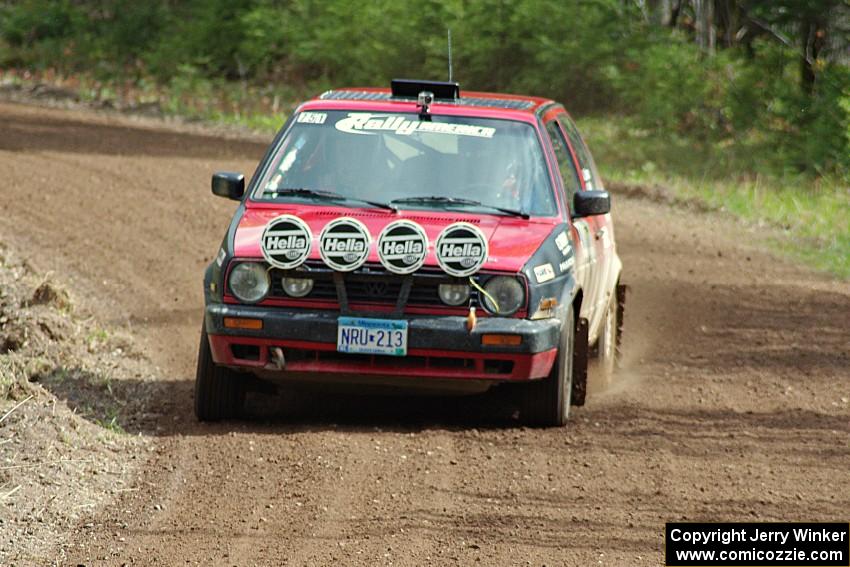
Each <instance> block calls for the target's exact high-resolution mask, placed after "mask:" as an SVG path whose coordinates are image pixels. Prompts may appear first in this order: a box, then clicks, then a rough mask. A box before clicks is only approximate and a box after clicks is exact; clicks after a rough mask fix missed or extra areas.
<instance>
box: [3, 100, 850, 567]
mask: <svg viewBox="0 0 850 567" xmlns="http://www.w3.org/2000/svg"><path fill="white" fill-rule="evenodd" d="M264 146H265V142H257V141H252V140H247V141H240V140H238V139H233V138H231V139H223V138H221V137H215V136H212V135H204V134H202V133H197V132H196V133H191V132H188V133H187V132H177V131H174V130H166V129H161V130H158V129H155V128H152V127H139V126H136V125H134V124H132V123H130V122H128V121H126V120H121V119H119V118H103V117H95V118H91V117H89V116H88V115H86V114H84V113H70V114H69V113H67V112H63V111H59V110H46V109H40V108H38V109H37V108H32V107H26V106H20V105H11V104H0V177H2V179H4V181H5V187H4V189H3V190H2V191H0V240H5V241H6V242H8V243H9V244H10V246H11V247H13V248H14V249H16V250H19V251H20V252H21V254H23V255H25V257H26V258H27V259H28V261H29V262H31V263H32V264H33V265H34V266H36V267H37V268H38V269H39V270H43V271H47V270H50V271H52V272H53V273H55V274H60V275H61V277H62V280H63V281H65V282H67V285H68V286H69V288H70V289H73V290H75V292H76V294H77V295H78V296H79V297H80V303H81V308H84V309H87V310H90V311H91V313H93V314H94V315H95V317H96V319H97V321H99V324H102V325H104V326H106V327H108V328H109V329H116V332H121V333H125V334H127V335H129V336H131V337H132V340H133V348H134V349H136V350H138V351H139V352H143V353H146V355H147V356H149V357H150V359H151V361H152V364H154V365H156V367H157V368H159V369H160V370H158V371H157V373H156V380H155V382H156V388H152V389H150V391H149V392H148V390H145V391H146V392H148V394H149V397H148V399H147V402H146V403H145V404H144V407H143V408H141V409H139V410H138V411H139V412H143V413H144V412H147V413H149V414H152V415H148V416H147V418H139V417H138V416H137V419H139V420H140V425H138V426H136V428H135V431H138V432H139V433H141V434H142V436H143V437H144V438H145V439H148V440H149V442H150V443H151V449H152V450H151V451H147V452H146V454H147V455H148V457H147V459H146V461H145V463H144V465H143V466H142V468H141V470H140V472H139V474H138V476H136V480H135V484H134V485H133V486H134V487H136V488H138V490H134V491H128V492H124V493H121V494H118V495H117V500H116V502H115V503H114V504H113V505H111V506H108V507H98V508H97V509H96V510H95V511H94V513H93V515H92V517H91V518H88V519H86V520H83V521H81V522H80V523H79V524H77V526H76V527H75V529H73V530H72V531H70V532H69V533H64V534H63V538H64V540H65V541H66V542H67V544H68V545H69V552H68V553H69V554H70V558H71V559H73V563H74V564H76V563H80V564H84V565H121V564H122V563H126V564H129V565H176V564H180V565H184V564H185V565H332V564H333V565H336V564H340V565H364V566H366V565H369V566H371V565H423V564H433V565H454V564H458V565H471V564H475V563H480V564H482V565H538V566H539V565H550V566H551V565H596V564H599V565H643V564H646V565H659V564H661V563H662V562H663V560H662V554H661V549H662V542H663V529H664V522H666V521H673V520H693V521H700V520H740V521H747V520H765V521H785V520H813V521H814V520H834V521H838V520H841V519H846V514H847V510H848V509H850V474H848V472H847V469H848V465H850V445H848V438H850V436H848V433H850V419H848V417H850V353H848V345H850V335H848V321H850V285H849V284H848V283H847V282H838V281H834V280H832V279H830V278H829V277H827V276H823V275H820V274H816V273H813V272H810V271H807V270H805V269H802V268H799V267H796V266H794V265H791V264H789V263H786V262H784V261H782V260H780V259H777V258H775V257H773V256H772V255H770V254H768V253H767V252H765V251H764V246H763V244H762V242H763V240H764V235H763V234H762V233H761V232H755V231H753V230H752V229H749V228H747V227H746V226H743V225H740V224H737V223H735V222H733V221H731V220H729V219H727V218H725V217H722V216H719V215H716V214H706V213H703V212H700V211H695V210H689V209H686V208H682V207H671V206H670V205H668V204H664V203H655V202H652V201H651V200H647V199H639V198H625V197H624V196H622V195H617V194H615V196H614V207H615V212H614V215H615V223H616V229H617V241H618V244H619V247H620V253H621V256H622V258H623V262H624V264H625V280H626V281H627V283H629V284H630V285H631V286H632V290H631V293H630V296H629V300H628V306H627V312H626V328H625V336H626V356H625V359H626V360H625V367H624V369H623V370H622V371H621V372H620V374H619V375H618V376H617V377H616V378H615V381H614V384H613V386H612V387H610V388H609V389H607V390H604V391H601V390H600V389H599V388H598V387H595V388H593V389H592V392H591V396H590V398H589V400H588V404H587V406H585V407H584V408H579V409H576V410H575V412H574V419H573V421H572V423H571V424H570V426H569V427H567V428H565V429H552V430H535V429H527V428H523V427H520V426H518V425H517V424H516V422H515V421H514V420H513V418H512V414H511V410H510V406H511V404H510V395H511V393H510V392H494V393H492V394H488V395H484V396H479V397H474V398H457V399H436V400H435V399H427V398H380V397H342V396H333V395H294V394H293V395H287V396H285V397H284V398H281V399H273V400H270V401H265V402H264V401H262V400H250V402H251V403H250V406H251V409H252V413H253V417H252V419H249V420H246V421H243V422H235V423H226V424H218V425H200V424H198V423H196V422H195V420H194V418H193V417H192V411H191V408H192V379H193V371H194V364H195V356H196V348H197V340H198V327H199V323H200V319H201V310H202V294H201V277H202V273H203V268H204V265H205V264H206V263H207V262H208V261H209V260H210V259H211V258H212V255H213V254H215V252H216V251H217V248H218V244H219V242H220V241H221V238H222V235H223V232H224V230H225V228H226V224H227V222H228V220H229V218H230V215H231V214H232V212H233V210H234V208H235V205H234V204H233V203H231V202H227V201H224V200H222V199H216V198H213V197H212V196H210V194H209V189H208V179H209V175H210V174H211V173H212V172H213V171H215V170H234V171H243V172H245V173H246V174H250V173H251V172H252V171H253V169H254V167H255V166H256V163H257V161H258V160H259V158H260V157H261V155H262V153H263V151H264ZM127 391H132V390H131V389H128V390H127Z"/></svg>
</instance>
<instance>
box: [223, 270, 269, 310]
mask: <svg viewBox="0 0 850 567" xmlns="http://www.w3.org/2000/svg"><path fill="white" fill-rule="evenodd" d="M228 283H229V284H230V291H232V292H233V295H235V296H236V298H237V299H238V300H239V301H242V302H244V303H257V302H258V301H261V300H262V299H263V298H264V297H266V294H267V293H268V292H269V287H270V283H271V282H270V281H269V274H268V272H267V271H266V267H265V265H263V264H261V263H259V262H242V263H240V264H236V265H235V266H233V269H232V270H230V277H229V278H228Z"/></svg>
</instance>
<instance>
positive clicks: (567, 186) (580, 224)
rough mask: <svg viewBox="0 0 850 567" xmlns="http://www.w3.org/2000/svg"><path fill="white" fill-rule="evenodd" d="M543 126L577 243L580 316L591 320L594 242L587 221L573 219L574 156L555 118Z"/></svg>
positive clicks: (576, 175) (578, 188)
mask: <svg viewBox="0 0 850 567" xmlns="http://www.w3.org/2000/svg"><path fill="white" fill-rule="evenodd" d="M544 125H545V127H546V133H547V134H548V136H549V141H550V142H551V145H552V149H553V151H554V154H555V158H556V160H557V162H558V172H559V174H560V178H561V182H562V190H563V193H562V195H561V196H562V198H563V199H564V203H566V206H567V208H568V213H569V215H570V231H571V234H572V241H573V242H575V243H578V245H577V246H575V262H576V264H575V271H576V280H577V281H578V283H579V285H580V286H581V289H582V290H583V293H584V298H585V299H584V300H583V301H582V307H581V313H580V316H581V317H585V318H587V319H588V320H590V319H591V317H592V315H593V309H594V305H595V301H587V299H592V298H593V297H595V294H596V293H597V292H596V289H595V287H596V285H597V284H596V281H595V279H594V278H593V270H592V265H593V263H594V262H595V261H596V260H595V255H596V247H595V245H594V242H593V237H592V234H591V229H590V226H589V224H588V223H587V222H586V219H574V218H573V213H574V210H573V206H574V201H573V198H574V197H575V194H576V192H578V191H581V190H582V183H581V179H580V177H579V172H578V168H577V161H576V158H575V155H574V154H573V152H572V151H571V149H570V145H569V143H568V142H567V139H566V137H565V136H564V133H563V131H562V130H561V127H560V126H559V125H558V120H557V116H556V117H555V118H552V119H550V120H548V121H547V122H545V123H544Z"/></svg>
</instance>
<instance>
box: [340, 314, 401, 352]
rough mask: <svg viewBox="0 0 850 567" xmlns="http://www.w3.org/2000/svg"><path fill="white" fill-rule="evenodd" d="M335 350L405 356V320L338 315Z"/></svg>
mask: <svg viewBox="0 0 850 567" xmlns="http://www.w3.org/2000/svg"><path fill="white" fill-rule="evenodd" d="M336 350H338V351H339V352H352V353H361V354H388V355H391V356H405V355H407V321H397V320H395V319H364V318H359V317H340V318H339V326H338V327H337V335H336Z"/></svg>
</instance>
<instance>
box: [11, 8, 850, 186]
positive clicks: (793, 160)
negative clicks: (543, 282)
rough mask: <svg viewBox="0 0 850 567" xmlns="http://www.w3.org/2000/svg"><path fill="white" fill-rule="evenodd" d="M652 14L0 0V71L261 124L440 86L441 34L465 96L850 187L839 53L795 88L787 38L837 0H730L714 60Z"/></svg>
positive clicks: (847, 81) (844, 70) (796, 68)
mask: <svg viewBox="0 0 850 567" xmlns="http://www.w3.org/2000/svg"><path fill="white" fill-rule="evenodd" d="M656 4H658V3H657V2H656V3H649V2H645V3H642V2H623V1H622V0H593V1H588V2H563V1H562V0H476V1H471V0H419V1H417V2H412V1H409V0H406V1H399V0H368V1H363V0H335V1H333V2H326V1H322V0H287V1H285V2H284V1H283V0H146V1H144V2H140V1H138V0H18V1H15V2H11V1H9V0H6V1H5V2H4V1H3V0H0V67H4V68H9V67H23V68H27V69H36V70H37V69H55V70H58V71H59V72H60V73H63V74H65V75H68V74H74V73H82V74H84V75H87V76H89V77H93V78H94V80H95V81H98V82H100V83H101V84H100V85H99V86H98V88H97V90H96V92H95V94H96V96H103V93H104V91H103V86H102V83H104V82H113V83H116V84H118V83H120V82H121V81H132V82H134V83H135V84H136V85H140V84H143V83H144V84H147V82H150V81H153V82H155V83H157V84H158V85H161V86H165V87H167V88H168V89H170V91H171V92H172V94H173V95H174V96H173V97H172V98H171V99H169V101H168V103H167V105H166V106H167V110H169V111H172V112H178V113H185V114H189V115H207V114H208V113H207V112H206V111H205V110H204V108H208V107H209V106H210V105H209V104H208V102H209V101H210V100H212V99H222V104H224V105H225V106H228V107H229V110H228V111H227V112H222V114H221V117H222V118H224V117H227V116H237V117H239V116H256V115H260V114H261V113H262V112H263V108H264V107H263V104H266V103H263V101H268V102H269V103H268V104H266V106H265V108H268V106H272V107H273V108H274V112H275V113H277V111H278V107H279V102H280V99H281V97H289V98H301V97H303V96H305V95H308V94H312V93H315V92H317V91H321V90H323V89H325V88H327V87H329V86H333V85H386V84H387V83H388V81H389V79H390V78H392V77H394V76H414V77H422V78H430V79H443V78H445V77H446V74H447V65H446V37H445V32H446V29H447V28H451V30H452V36H453V40H454V68H455V76H456V78H457V79H459V80H460V81H461V83H462V85H463V87H464V89H466V90H495V91H514V92H527V93H532V94H537V95H540V96H547V97H552V98H555V99H557V100H560V101H563V102H564V103H565V104H566V106H567V108H569V109H570V110H571V111H573V112H575V113H578V114H588V113H596V114H599V113H617V114H626V115H629V116H630V117H631V118H630V123H632V124H633V125H634V126H635V127H636V128H638V129H640V130H641V131H645V132H646V133H647V134H648V135H650V136H652V137H654V138H657V139H659V140H660V141H661V142H662V143H665V144H672V145H673V146H675V145H679V144H680V143H681V144H691V145H692V146H694V147H696V148H704V149H706V148H707V149H709V150H712V149H717V148H723V149H724V150H725V151H726V152H727V153H729V154H735V155H741V156H745V159H737V158H736V157H735V155H733V156H731V157H719V158H717V159H720V160H722V161H723V162H724V163H726V164H727V165H728V164H732V163H736V162H737V164H738V165H740V166H741V167H743V168H745V170H746V171H751V172H758V173H770V174H772V175H777V176H779V177H782V176H785V175H796V174H798V173H801V172H802V173H805V174H807V175H809V176H812V177H817V176H823V175H827V176H845V178H850V133H849V132H848V122H850V108H848V106H850V69H848V66H847V63H846V58H845V59H844V62H843V63H841V62H840V61H839V59H840V58H839V59H830V58H826V57H823V58H817V57H816V58H815V59H814V60H812V61H811V62H810V63H809V64H807V65H802V67H806V68H807V69H808V70H809V71H810V73H809V75H806V76H808V79H801V76H800V73H801V63H802V60H801V57H802V55H801V52H800V45H801V44H802V42H803V41H812V42H821V43H823V42H822V41H821V40H820V39H818V38H819V37H821V36H818V35H816V34H815V35H811V34H812V33H814V32H811V31H810V32H806V33H807V34H809V35H806V37H802V36H800V37H797V38H796V39H795V36H794V34H797V35H800V34H802V33H803V32H802V31H800V30H802V29H803V28H805V26H804V25H803V24H806V25H808V26H809V28H811V29H812V30H815V31H817V30H821V29H822V28H823V29H826V28H825V26H827V25H829V26H832V27H831V28H829V29H830V30H832V31H831V32H830V33H833V35H834V36H835V37H841V36H840V34H842V33H844V34H846V33H847V30H842V29H840V27H839V26H838V23H836V22H839V23H840V21H844V20H842V19H841V18H836V17H833V16H830V14H833V12H834V11H835V10H838V9H839V8H840V5H841V0H777V1H776V2H773V1H768V0H748V1H746V2H744V1H731V2H727V4H726V5H727V7H731V8H729V10H731V11H730V12H729V13H730V14H731V13H733V12H734V14H735V18H732V19H729V20H728V22H732V21H733V20H735V21H743V18H744V14H745V12H746V13H748V14H749V15H750V16H752V17H753V18H755V19H754V20H752V21H750V22H749V24H748V25H747V26H739V27H738V28H734V29H730V30H725V31H731V32H734V33H732V35H729V34H727V35H726V37H727V38H728V37H733V36H735V34H736V33H737V32H743V33H742V35H740V41H738V40H734V41H732V40H728V39H727V40H726V41H727V43H728V45H726V48H725V49H720V50H717V51H716V53H708V52H706V51H705V50H704V49H701V48H700V47H698V46H697V44H696V43H695V41H694V19H693V18H694V17H695V16H694V12H693V10H691V6H690V2H687V1H684V4H683V6H684V11H683V15H681V16H680V19H679V20H680V21H679V23H678V24H677V25H676V26H674V27H672V28H671V27H669V26H666V25H659V24H658V23H657V22H656V21H655V20H654V19H653V17H650V15H648V14H647V13H644V11H643V10H647V9H648V8H647V6H651V5H656ZM830 18H831V20H830ZM845 19H846V18H845ZM756 20H757V22H756ZM830 21H831V23H830ZM651 22H652V23H651ZM728 22H727V24H722V25H730V26H731V24H730V23H728ZM754 22H755V23H754ZM718 25H721V24H718ZM845 27H846V26H845ZM789 34H790V35H789ZM789 38H790V39H789ZM818 45H820V43H818ZM842 45H844V46H845V49H846V45H847V44H846V42H845V43H844V44H842ZM821 47H822V46H821ZM812 76H814V80H813V82H812V81H810V80H809V79H811V77H812ZM145 88H147V87H145ZM257 92H260V93H261V96H260V99H259V100H256V96H255V95H256V93H257ZM222 93H224V94H222ZM252 97H253V99H252ZM284 100H286V99H284ZM277 122H278V117H273V119H272V120H270V121H265V123H277Z"/></svg>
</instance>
